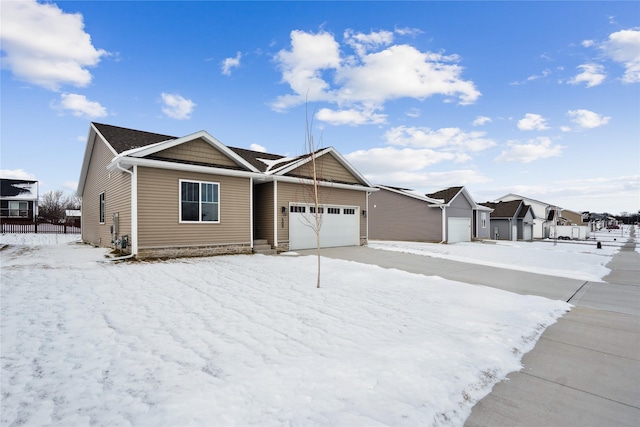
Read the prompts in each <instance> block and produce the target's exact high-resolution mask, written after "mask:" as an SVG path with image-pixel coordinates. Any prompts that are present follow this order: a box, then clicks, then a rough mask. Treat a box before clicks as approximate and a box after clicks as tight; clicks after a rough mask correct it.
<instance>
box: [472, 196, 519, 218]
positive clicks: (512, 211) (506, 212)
mask: <svg viewBox="0 0 640 427" xmlns="http://www.w3.org/2000/svg"><path fill="white" fill-rule="evenodd" d="M522 203H523V202H522V200H510V201H508V202H497V203H496V202H486V203H481V205H483V206H487V207H490V208H492V209H493V212H491V218H513V217H514V216H515V215H516V213H517V212H518V209H519V208H520V205H521V204H522Z"/></svg>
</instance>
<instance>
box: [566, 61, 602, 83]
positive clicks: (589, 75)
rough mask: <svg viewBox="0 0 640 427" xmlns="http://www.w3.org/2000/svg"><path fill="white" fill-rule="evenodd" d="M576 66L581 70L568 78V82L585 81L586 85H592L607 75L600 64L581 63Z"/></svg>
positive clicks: (600, 81)
mask: <svg viewBox="0 0 640 427" xmlns="http://www.w3.org/2000/svg"><path fill="white" fill-rule="evenodd" d="M576 68H578V69H580V70H582V72H581V73H580V74H578V75H576V76H575V77H574V78H572V79H570V80H569V84H572V85H577V84H580V83H586V84H587V87H593V86H598V85H599V84H600V83H602V82H603V81H604V79H605V78H606V77H607V75H606V74H605V72H604V67H603V66H602V65H600V64H582V65H578V66H577V67H576Z"/></svg>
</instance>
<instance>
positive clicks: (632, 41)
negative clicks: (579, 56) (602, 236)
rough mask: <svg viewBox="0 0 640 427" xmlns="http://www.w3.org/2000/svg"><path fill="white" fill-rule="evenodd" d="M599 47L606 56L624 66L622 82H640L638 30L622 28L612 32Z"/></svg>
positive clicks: (639, 32) (639, 33)
mask: <svg viewBox="0 0 640 427" xmlns="http://www.w3.org/2000/svg"><path fill="white" fill-rule="evenodd" d="M601 49H602V50H603V52H604V54H605V55H606V56H607V57H609V58H611V59H612V60H614V61H616V62H619V63H621V64H622V65H623V66H624V67H625V69H626V71H625V73H624V76H623V78H622V81H623V82H625V83H638V82H640V30H636V29H633V30H622V31H618V32H616V33H612V34H610V35H609V39H608V40H607V41H606V42H604V43H603V44H602V46H601Z"/></svg>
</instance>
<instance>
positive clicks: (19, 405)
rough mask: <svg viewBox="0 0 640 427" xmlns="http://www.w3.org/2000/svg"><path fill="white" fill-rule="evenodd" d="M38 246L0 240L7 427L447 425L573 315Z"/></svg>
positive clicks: (375, 280) (455, 286)
mask: <svg viewBox="0 0 640 427" xmlns="http://www.w3.org/2000/svg"><path fill="white" fill-rule="evenodd" d="M32 237H34V238H35V237H36V236H32ZM37 238H38V239H40V241H39V242H33V241H32V240H31V241H30V240H29V239H27V238H24V237H23V240H22V241H21V243H22V244H15V243H16V242H15V241H14V240H12V239H14V238H12V237H11V236H3V237H2V240H0V242H2V243H9V246H8V247H6V248H4V249H3V250H2V251H0V257H1V258H0V260H1V262H2V284H1V286H2V287H1V292H2V301H1V309H2V324H1V325H2V354H1V355H2V370H1V381H2V383H1V385H2V408H1V409H2V425H7V426H8V425H30V426H37V425H64V426H71V425H109V426H120V425H125V426H126V425H138V426H186V425H208V426H209V425H260V426H270V425H329V426H340V425H349V426H353V425H361V426H362V425H366V426H372V425H411V426H417V425H427V426H428V425H458V426H460V425H462V424H463V423H464V420H465V419H466V418H467V417H468V415H469V413H470V410H471V407H472V406H473V404H474V403H476V402H477V401H478V400H479V399H480V398H482V397H483V396H485V395H486V394H488V393H489V392H490V390H491V388H492V386H493V385H494V384H495V383H496V382H498V381H500V380H501V379H503V378H505V376H506V375H507V374H508V373H509V372H511V371H514V370H518V369H520V368H521V365H520V360H521V358H522V355H523V353H526V352H527V351H529V350H531V349H532V348H533V346H534V345H535V342H536V341H537V339H538V338H539V336H540V334H541V333H542V332H543V331H544V329H545V328H546V327H547V326H549V325H551V324H553V323H554V322H555V321H556V320H557V318H558V317H560V316H562V315H563V314H564V313H565V312H566V311H567V310H568V309H569V308H570V306H569V305H568V304H566V303H564V302H560V301H552V300H548V299H545V298H541V297H535V296H523V295H516V294H512V293H508V292H505V291H501V290H497V289H492V288H487V287H482V286H472V285H467V284H462V283H458V282H452V281H448V280H444V279H442V278H437V277H427V276H422V275H416V274H410V273H406V272H402V271H397V270H386V269H382V268H378V267H375V266H369V265H363V264H358V263H353V262H346V261H339V260H332V259H323V263H322V266H323V281H322V282H323V288H322V289H316V288H315V258H314V257H282V256H280V257H267V256H259V255H255V256H225V257H212V258H192V259H181V260H172V261H164V262H130V263H117V264H114V263H107V262H101V260H103V259H104V256H105V254H106V250H104V249H95V248H91V247H89V246H85V245H81V244H77V243H65V242H64V241H65V239H69V238H68V237H65V236H58V237H56V239H57V242H55V241H54V242H47V237H46V236H38V237H37ZM72 238H73V237H72ZM51 239H53V238H52V237H51ZM47 243H57V244H47Z"/></svg>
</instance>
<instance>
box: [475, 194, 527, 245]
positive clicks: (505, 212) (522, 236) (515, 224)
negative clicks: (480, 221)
mask: <svg viewBox="0 0 640 427" xmlns="http://www.w3.org/2000/svg"><path fill="white" fill-rule="evenodd" d="M482 205H484V206H486V207H489V208H491V209H493V212H491V228H492V234H491V238H492V239H494V240H527V241H528V240H532V239H533V223H534V219H535V216H534V213H533V209H531V206H529V205H527V204H525V203H524V201H522V200H510V201H508V202H486V203H482Z"/></svg>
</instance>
